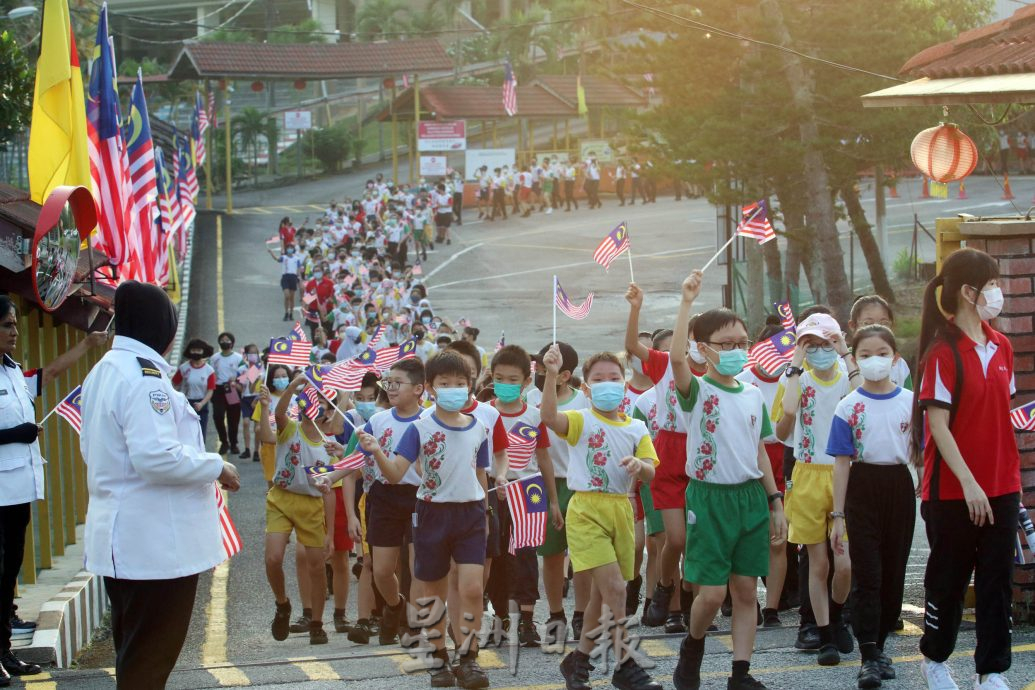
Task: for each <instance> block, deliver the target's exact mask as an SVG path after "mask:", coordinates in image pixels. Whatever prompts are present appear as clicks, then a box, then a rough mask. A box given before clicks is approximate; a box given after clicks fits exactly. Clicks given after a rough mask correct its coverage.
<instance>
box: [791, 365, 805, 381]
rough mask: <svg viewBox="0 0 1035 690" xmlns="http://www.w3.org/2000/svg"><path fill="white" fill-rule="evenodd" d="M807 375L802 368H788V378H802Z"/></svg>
mask: <svg viewBox="0 0 1035 690" xmlns="http://www.w3.org/2000/svg"><path fill="white" fill-rule="evenodd" d="M804 373H805V370H804V369H802V368H801V367H787V378H790V377H792V376H801V375H802V374H804Z"/></svg>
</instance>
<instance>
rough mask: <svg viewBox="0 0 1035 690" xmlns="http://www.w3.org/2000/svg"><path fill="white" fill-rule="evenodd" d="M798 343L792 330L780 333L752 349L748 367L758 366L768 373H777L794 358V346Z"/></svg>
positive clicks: (749, 354)
mask: <svg viewBox="0 0 1035 690" xmlns="http://www.w3.org/2000/svg"><path fill="white" fill-rule="evenodd" d="M797 342H798V340H797V338H796V337H795V334H794V331H793V330H792V329H786V330H783V331H780V332H779V333H777V334H776V335H774V336H773V337H771V338H767V339H766V340H763V341H762V342H760V343H758V344H756V345H755V346H754V347H753V348H751V351H750V352H749V353H748V365H749V366H750V365H751V364H757V365H758V366H760V367H762V368H763V369H765V370H766V371H768V372H770V373H775V372H777V371H779V370H780V367H782V366H784V365H785V364H788V363H789V362H790V361H791V360H792V359H793V358H794V346H795V345H796V344H797Z"/></svg>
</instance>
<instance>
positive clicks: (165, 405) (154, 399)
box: [150, 391, 172, 414]
mask: <svg viewBox="0 0 1035 690" xmlns="http://www.w3.org/2000/svg"><path fill="white" fill-rule="evenodd" d="M150 397H151V409H153V410H154V411H155V412H157V413H158V414H165V413H166V412H168V411H169V408H170V407H172V401H171V400H170V399H169V394H168V393H166V392H164V391H151V396H150Z"/></svg>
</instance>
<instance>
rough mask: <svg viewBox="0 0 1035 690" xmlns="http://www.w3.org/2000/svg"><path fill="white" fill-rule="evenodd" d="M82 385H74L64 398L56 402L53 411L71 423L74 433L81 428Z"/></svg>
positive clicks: (78, 431)
mask: <svg viewBox="0 0 1035 690" xmlns="http://www.w3.org/2000/svg"><path fill="white" fill-rule="evenodd" d="M82 403H83V387H82V386H76V387H75V389H74V390H73V391H72V392H71V393H69V394H68V395H66V396H65V399H64V400H62V401H61V402H59V403H58V405H57V407H55V408H54V412H55V413H56V414H57V415H58V416H59V417H61V418H62V419H64V420H65V421H66V422H68V423H69V424H71V425H72V428H73V429H75V431H76V433H77V434H78V433H80V432H81V431H82V430H83V407H82Z"/></svg>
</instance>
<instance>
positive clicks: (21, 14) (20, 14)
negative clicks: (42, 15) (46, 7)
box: [6, 5, 39, 21]
mask: <svg viewBox="0 0 1035 690" xmlns="http://www.w3.org/2000/svg"><path fill="white" fill-rule="evenodd" d="M38 13H39V8H38V7H33V6H32V5H27V6H25V7H15V8H14V9H13V10H11V11H10V12H8V13H7V15H6V17H7V18H8V19H10V20H12V21H14V20H16V19H25V18H26V17H31V16H32V15H34V14H38Z"/></svg>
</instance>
